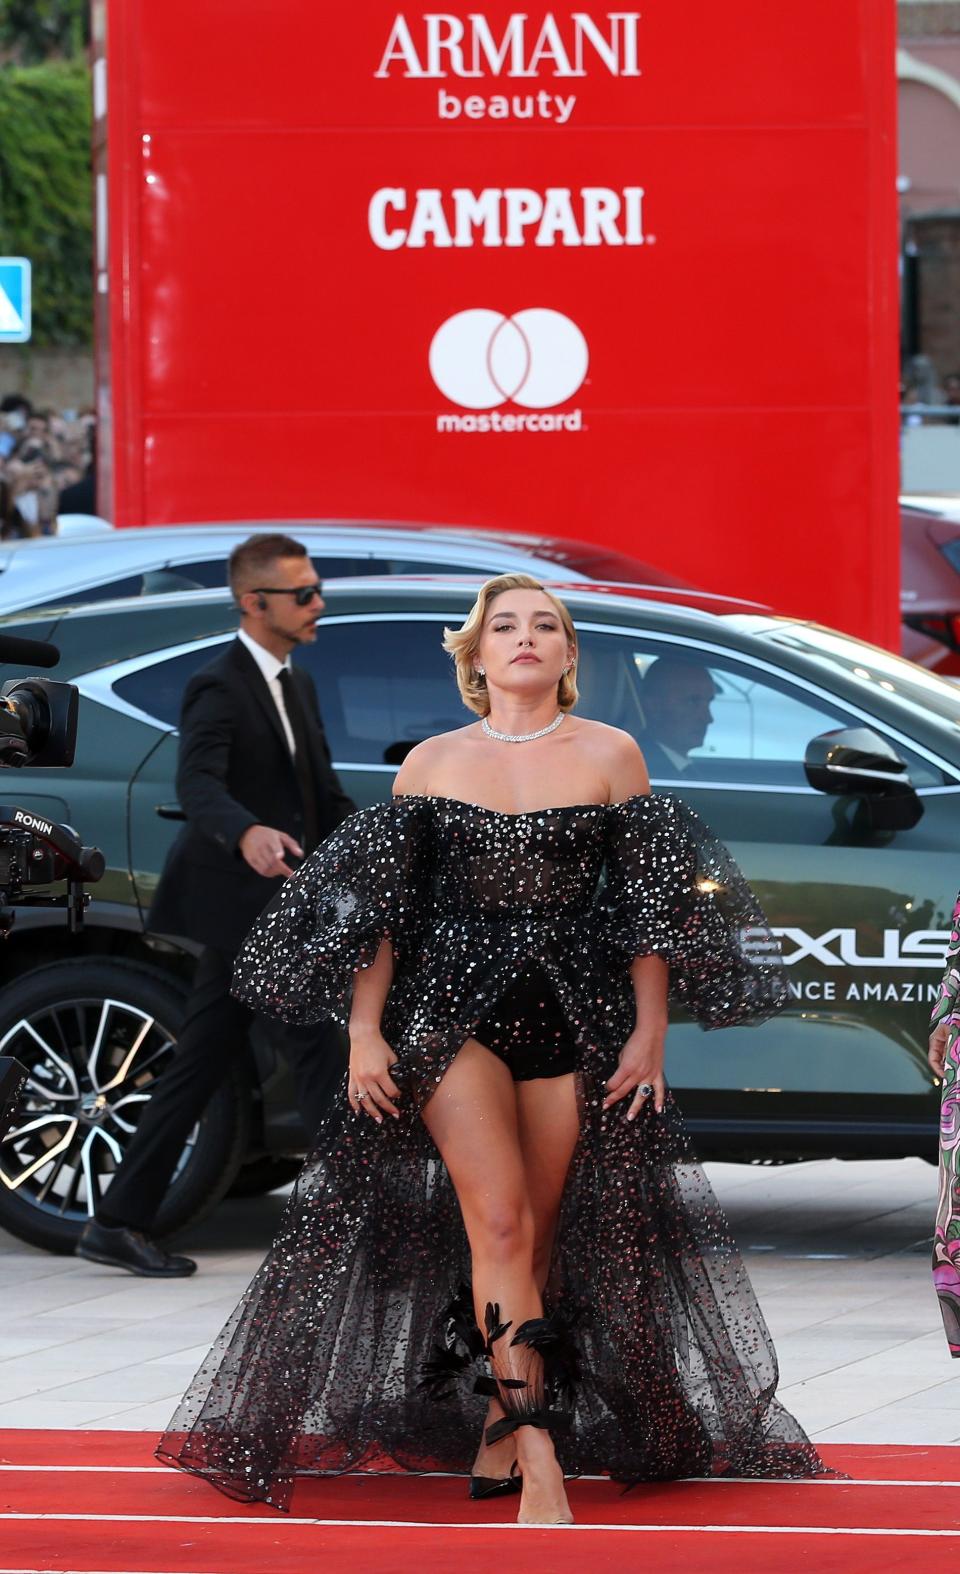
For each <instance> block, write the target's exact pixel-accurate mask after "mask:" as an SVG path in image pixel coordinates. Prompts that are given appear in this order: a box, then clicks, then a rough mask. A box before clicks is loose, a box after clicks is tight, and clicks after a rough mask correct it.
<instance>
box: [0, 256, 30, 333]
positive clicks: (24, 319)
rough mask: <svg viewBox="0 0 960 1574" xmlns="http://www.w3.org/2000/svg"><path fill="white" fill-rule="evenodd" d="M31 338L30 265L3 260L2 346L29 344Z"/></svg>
mask: <svg viewBox="0 0 960 1574" xmlns="http://www.w3.org/2000/svg"><path fill="white" fill-rule="evenodd" d="M29 337H30V263H29V262H28V260H27V258H26V257H0V344H25V343H26V341H27V340H28V339H29Z"/></svg>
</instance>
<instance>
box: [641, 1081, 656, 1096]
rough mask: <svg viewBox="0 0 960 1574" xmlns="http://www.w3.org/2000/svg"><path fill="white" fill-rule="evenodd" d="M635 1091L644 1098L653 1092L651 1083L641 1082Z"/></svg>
mask: <svg viewBox="0 0 960 1574" xmlns="http://www.w3.org/2000/svg"><path fill="white" fill-rule="evenodd" d="M637 1092H638V1093H640V1094H641V1095H642V1096H643V1097H644V1098H645V1099H648V1098H649V1097H650V1095H651V1093H652V1092H653V1083H652V1082H641V1083H640V1086H639V1087H638V1088H637Z"/></svg>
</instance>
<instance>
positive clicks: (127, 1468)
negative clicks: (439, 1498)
mask: <svg viewBox="0 0 960 1574" xmlns="http://www.w3.org/2000/svg"><path fill="white" fill-rule="evenodd" d="M14 1471H19V1472H20V1474H21V1475H29V1474H30V1473H31V1472H34V1473H36V1474H40V1473H46V1474H49V1475H64V1474H73V1475H91V1476H192V1479H193V1480H195V1481H200V1480H202V1479H203V1478H202V1477H201V1476H196V1475H193V1473H192V1472H191V1471H189V1470H178V1469H177V1468H176V1466H172V1465H10V1464H0V1476H2V1475H6V1474H7V1473H13V1472H14ZM297 1479H298V1480H300V1481H337V1480H341V1481H362V1482H363V1483H364V1484H365V1485H366V1484H368V1483H371V1482H376V1483H377V1484H378V1485H379V1484H380V1483H382V1482H384V1481H405V1482H408V1483H409V1482H415V1481H463V1482H466V1480H467V1477H466V1476H464V1475H461V1474H460V1473H459V1472H458V1471H453V1470H431V1471H425V1472H423V1473H420V1474H418V1473H417V1472H415V1471H412V1470H411V1471H396V1472H393V1471H390V1472H387V1471H381V1472H379V1473H377V1472H375V1471H369V1472H368V1473H364V1472H362V1471H360V1472H354V1473H353V1474H352V1475H351V1474H346V1475H342V1476H336V1475H321V1474H314V1473H312V1472H311V1471H309V1470H301V1471H299V1472H298V1474H297ZM567 1481H568V1482H572V1483H573V1484H574V1485H576V1483H577V1482H578V1481H600V1482H604V1483H605V1484H606V1485H607V1486H613V1487H615V1488H616V1489H617V1490H618V1491H623V1490H624V1489H623V1488H622V1486H621V1485H620V1483H619V1482H618V1481H611V1480H610V1477H609V1476H568V1477H567ZM664 1486H704V1487H744V1486H754V1487H960V1481H935V1480H929V1481H928V1480H922V1481H921V1480H917V1479H914V1478H913V1477H908V1478H903V1479H901V1478H899V1477H896V1476H855V1477H850V1478H849V1479H845V1478H844V1477H842V1476H794V1477H792V1478H791V1477H786V1478H771V1477H769V1476H677V1477H675V1478H674V1479H673V1480H671V1481H638V1482H637V1484H636V1486H635V1487H631V1488H630V1489H629V1490H630V1491H631V1492H639V1491H642V1489H643V1488H644V1487H664ZM0 1574H5V1571H4V1570H3V1569H0Z"/></svg>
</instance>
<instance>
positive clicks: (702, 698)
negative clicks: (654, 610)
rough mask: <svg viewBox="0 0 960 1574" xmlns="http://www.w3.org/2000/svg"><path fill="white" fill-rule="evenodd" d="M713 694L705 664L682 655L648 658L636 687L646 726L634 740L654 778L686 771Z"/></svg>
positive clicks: (673, 776) (707, 717)
mask: <svg viewBox="0 0 960 1574" xmlns="http://www.w3.org/2000/svg"><path fill="white" fill-rule="evenodd" d="M716 696H717V686H716V684H715V683H714V681H713V678H712V677H711V675H710V673H709V672H708V671H707V668H706V667H703V666H700V665H699V664H698V663H696V662H693V661H684V659H683V658H682V657H680V656H677V657H674V656H660V657H658V658H657V660H656V661H653V662H651V664H650V666H649V667H648V668H647V671H646V673H645V674H644V678H643V684H642V686H641V690H640V703H641V705H642V706H643V716H644V723H645V725H644V730H643V732H642V733H641V734H640V736H639V738H638V740H637V741H638V742H639V744H640V747H641V749H642V750H643V757H644V759H645V760H646V762H647V769H648V771H649V772H650V775H651V777H652V778H654V779H655V780H656V779H658V778H666V779H667V780H673V781H675V780H676V779H677V777H679V776H683V775H685V774H686V773H687V771H688V770H689V769H690V766H691V764H692V763H693V762H692V761H691V759H690V755H691V753H692V752H693V750H694V749H698V748H699V747H700V746H701V744H702V743H703V741H704V739H705V737H706V736H707V730H708V728H709V726H710V723H711V722H712V720H713V709H712V704H713V701H714V699H715V698H716Z"/></svg>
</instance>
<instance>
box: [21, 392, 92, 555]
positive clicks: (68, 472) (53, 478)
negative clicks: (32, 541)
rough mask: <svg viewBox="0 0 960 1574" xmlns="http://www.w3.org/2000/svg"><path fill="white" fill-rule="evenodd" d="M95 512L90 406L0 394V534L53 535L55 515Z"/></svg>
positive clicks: (55, 525) (23, 536) (56, 517)
mask: <svg viewBox="0 0 960 1574" xmlns="http://www.w3.org/2000/svg"><path fill="white" fill-rule="evenodd" d="M95 512H96V416H95V414H94V412H93V410H92V409H89V408H88V409H83V410H76V411H74V410H69V411H63V412H58V411H54V410H49V409H41V408H37V407H35V406H34V405H33V404H32V403H31V401H30V400H29V399H28V398H26V396H25V395H24V394H20V393H11V394H6V395H5V396H4V397H3V398H2V399H0V539H3V540H10V539H22V538H26V537H30V536H52V535H56V533H57V521H58V518H59V516H60V515H61V514H93V513H95Z"/></svg>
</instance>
